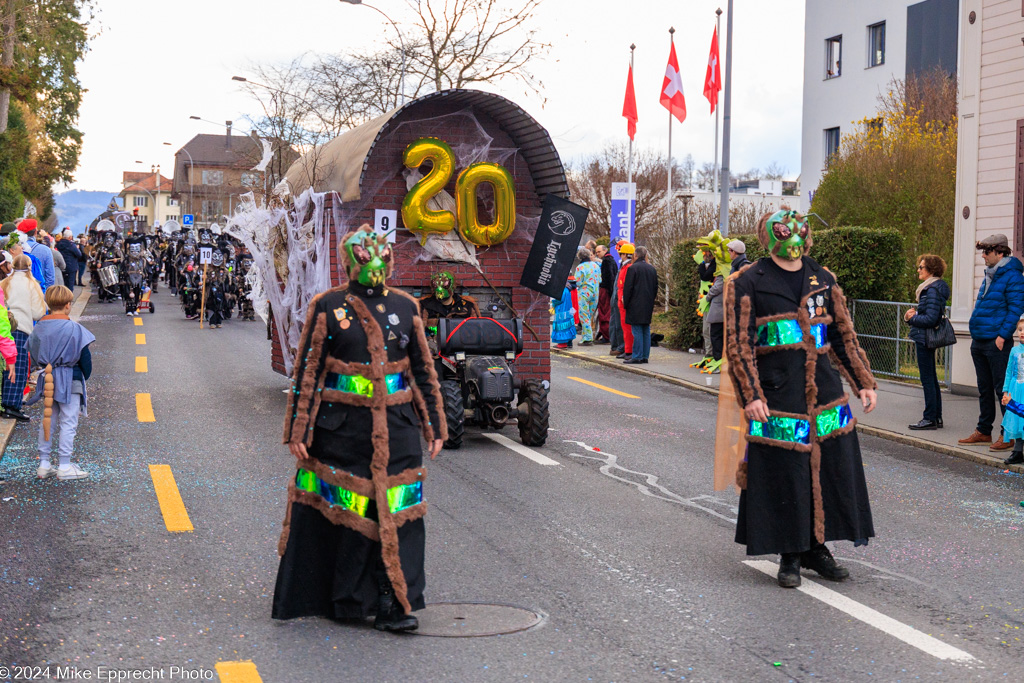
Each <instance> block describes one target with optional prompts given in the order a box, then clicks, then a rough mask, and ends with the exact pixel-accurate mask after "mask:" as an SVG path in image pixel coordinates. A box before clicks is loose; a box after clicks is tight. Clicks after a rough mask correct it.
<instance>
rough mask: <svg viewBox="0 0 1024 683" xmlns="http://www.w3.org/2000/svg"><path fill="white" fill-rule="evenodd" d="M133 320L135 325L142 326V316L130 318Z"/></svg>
mask: <svg viewBox="0 0 1024 683" xmlns="http://www.w3.org/2000/svg"><path fill="white" fill-rule="evenodd" d="M132 320H134V321H135V327H142V318H132Z"/></svg>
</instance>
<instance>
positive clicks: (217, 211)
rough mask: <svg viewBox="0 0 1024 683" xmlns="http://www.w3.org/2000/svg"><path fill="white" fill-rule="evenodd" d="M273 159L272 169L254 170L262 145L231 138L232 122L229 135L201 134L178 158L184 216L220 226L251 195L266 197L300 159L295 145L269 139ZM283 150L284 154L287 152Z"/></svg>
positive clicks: (176, 183)
mask: <svg viewBox="0 0 1024 683" xmlns="http://www.w3.org/2000/svg"><path fill="white" fill-rule="evenodd" d="M269 142H271V144H272V146H273V149H274V159H273V160H272V161H271V163H270V166H269V167H268V169H267V171H266V172H265V173H264V172H260V171H256V170H253V168H254V167H255V166H256V165H257V164H259V163H260V160H261V158H262V157H263V145H262V144H261V141H258V140H256V139H255V138H254V137H251V136H248V135H232V133H231V122H230V121H228V122H227V127H226V131H225V134H224V135H206V134H203V135H196V136H195V137H194V138H192V139H191V140H189V141H188V143H187V144H186V145H185V146H184V147H182V148H181V149H179V150H178V151H177V152H176V153H175V155H174V197H175V198H176V199H178V200H179V201H180V203H181V204H182V206H183V208H184V211H183V213H186V214H192V215H193V216H195V223H196V225H197V226H208V225H210V224H211V223H215V222H221V221H222V220H223V218H224V217H225V216H228V215H230V214H231V213H232V212H233V211H234V210H235V207H237V206H238V202H239V201H240V199H239V198H240V197H241V196H242V195H243V194H245V193H247V192H255V193H256V195H257V196H262V195H263V194H264V192H265V190H267V189H273V187H274V186H275V185H276V184H277V182H278V180H279V178H280V176H281V174H282V173H283V170H281V169H284V170H286V169H287V168H288V167H289V166H290V165H291V163H292V162H293V161H295V160H296V159H297V158H298V156H299V155H298V153H297V152H296V151H295V149H294V148H292V147H290V146H285V145H282V144H281V143H280V142H278V141H276V140H270V141H269ZM282 150H283V151H282Z"/></svg>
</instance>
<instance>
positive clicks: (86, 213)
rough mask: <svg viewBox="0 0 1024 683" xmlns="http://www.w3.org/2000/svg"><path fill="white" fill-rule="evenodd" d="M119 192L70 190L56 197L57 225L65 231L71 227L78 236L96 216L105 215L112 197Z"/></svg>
mask: <svg viewBox="0 0 1024 683" xmlns="http://www.w3.org/2000/svg"><path fill="white" fill-rule="evenodd" d="M116 196H117V192H116V191H114V192H97V191H92V190H68V191H67V192H61V193H59V194H57V195H56V196H55V197H54V200H55V207H54V210H55V212H56V214H57V225H58V226H59V227H60V228H61V229H63V228H64V226H66V225H70V226H71V231H72V232H73V233H75V234H76V235H77V234H79V233H81V232H84V231H85V229H86V228H88V227H89V223H91V222H92V220H93V219H94V218H96V216H98V215H100V214H101V213H103V212H104V211H105V210H106V208H107V204H109V203H110V199H111V197H116Z"/></svg>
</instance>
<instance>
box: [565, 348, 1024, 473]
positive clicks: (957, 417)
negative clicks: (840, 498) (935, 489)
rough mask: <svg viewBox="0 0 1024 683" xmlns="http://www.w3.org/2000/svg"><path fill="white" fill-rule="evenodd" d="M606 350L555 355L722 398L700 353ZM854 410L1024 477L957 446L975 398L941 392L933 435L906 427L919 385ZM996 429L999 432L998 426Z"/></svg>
mask: <svg viewBox="0 0 1024 683" xmlns="http://www.w3.org/2000/svg"><path fill="white" fill-rule="evenodd" d="M608 349H609V347H608V345H607V344H604V345H600V346H583V347H581V346H579V343H578V341H577V343H576V344H575V345H574V347H573V348H572V349H556V348H552V349H551V352H552V353H555V354H558V355H562V356H569V357H572V358H579V359H582V360H588V361H592V362H594V363H599V364H601V365H605V366H609V367H614V368H616V369H617V370H622V371H625V372H632V373H634V374H638V375H645V376H647V377H651V378H654V379H659V380H662V381H665V382H669V383H671V384H675V385H678V386H682V387H686V388H688V389H694V390H696V391H703V392H705V393H708V394H712V395H714V396H717V395H718V383H719V380H720V378H721V375H702V374H700V372H699V371H698V370H696V369H694V368H691V367H690V363H696V362H697V361H699V360H700V358H701V356H700V355H698V354H691V353H687V352H684V351H674V350H672V349H666V348H662V347H655V348H652V349H651V358H650V362H649V363H648V364H646V365H623V363H622V361H620V360H615V358H614V357H613V356H611V355H609V354H608ZM850 407H851V408H852V409H853V414H854V415H855V416H856V417H857V429H858V430H859V431H860V432H861V433H863V434H870V435H872V436H878V437H881V438H883V439H889V440H890V441H896V442H898V443H903V444H906V445H908V446H915V447H917V448H924V449H927V450H930V451H935V452H937V453H944V454H946V455H952V456H955V457H957V458H963V459H964V460H970V461H971V462H976V463H978V464H981V465H987V466H989V467H998V468H1000V469H1003V470H1007V469H1009V470H1012V471H1014V472H1018V473H1021V474H1024V466H1021V465H1004V464H1003V460H1004V459H1006V458H1007V457H1008V456H1009V452H1008V451H1006V452H1002V453H993V452H991V451H989V450H988V444H986V445H984V446H975V447H967V446H960V445H959V444H957V440H958V439H962V438H964V437H965V436H967V435H969V434H970V433H971V432H972V431H974V428H975V426H976V424H977V420H978V399H977V398H973V397H968V396H957V395H953V394H949V393H947V392H943V394H942V414H943V421H944V422H945V427H944V428H943V429H937V430H935V431H922V432H915V431H911V430H910V429H908V428H907V425H910V424H912V423H914V422H917V421H918V420H920V419H921V414H922V412H923V410H924V395H923V393H922V391H921V387H920V386H918V385H916V384H902V383H899V382H888V381H879V382H878V406H877V407H876V408H875V409H874V410H873V411H872V412H871V414H870V415H865V414H864V409H863V408H862V407H861V403H860V400H858V399H856V398H855V397H853V396H851V397H850ZM996 429H997V431H998V425H997V426H996Z"/></svg>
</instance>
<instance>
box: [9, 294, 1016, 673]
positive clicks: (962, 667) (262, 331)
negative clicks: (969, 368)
mask: <svg viewBox="0 0 1024 683" xmlns="http://www.w3.org/2000/svg"><path fill="white" fill-rule="evenodd" d="M154 302H155V303H156V313H155V314H153V315H149V314H145V315H143V316H142V317H140V318H139V319H137V320H135V321H133V319H130V318H126V317H125V316H124V313H123V310H122V309H121V307H120V306H119V305H117V304H112V305H110V304H99V303H96V301H95V298H93V299H92V300H91V301H90V303H89V305H88V307H87V308H86V309H85V312H84V315H83V316H82V318H81V320H80V322H82V323H83V324H84V325H86V326H87V327H88V328H89V329H90V330H91V331H92V332H93V333H94V334H95V335H96V337H97V342H96V343H95V344H93V346H92V351H93V363H94V373H93V377H92V379H91V380H90V382H89V394H90V399H89V400H90V405H89V415H88V417H87V418H83V419H82V422H81V424H80V427H79V432H78V440H77V441H76V447H75V450H76V457H75V461H76V462H78V463H79V464H80V465H81V466H82V467H83V468H84V469H86V470H87V471H89V473H90V475H91V476H90V478H89V479H88V480H85V481H78V482H58V481H56V480H53V479H50V480H46V481H39V480H37V479H36V477H35V468H36V466H37V460H36V449H35V434H36V429H37V428H38V423H39V420H40V419H41V413H42V409H41V406H40V405H37V406H34V407H33V408H32V411H31V414H32V416H33V421H32V423H31V425H30V426H29V427H26V426H19V427H18V428H17V430H16V432H15V436H14V439H13V441H12V442H11V445H10V446H9V447H8V449H7V451H6V453H5V455H4V456H3V459H2V461H0V473H2V474H4V475H6V476H7V479H8V481H7V483H6V484H4V485H3V486H2V488H0V497H2V502H0V547H2V549H3V553H2V558H3V559H2V562H0V665H2V666H15V667H17V666H45V665H52V666H53V667H57V666H62V667H66V666H69V665H71V666H75V667H78V669H80V670H85V669H89V670H96V669H97V668H98V667H101V666H103V667H108V668H118V669H126V670H127V669H142V668H149V667H158V668H164V669H168V670H169V668H170V667H172V666H178V667H183V668H184V669H195V670H203V671H208V672H212V671H213V670H214V668H215V665H217V663H218V662H249V661H251V662H252V666H251V667H249V669H247V670H249V671H258V676H259V678H252V677H251V675H252V674H249V675H250V677H249V678H244V677H241V676H244V675H246V674H238V675H236V676H235V677H234V678H232V677H231V675H230V674H229V673H226V672H228V671H229V668H223V670H220V671H218V672H217V673H216V674H211V675H212V676H213V678H212V679H211V680H217V676H218V675H219V676H220V680H237V681H251V680H260V679H262V680H263V681H267V682H269V681H275V682H276V681H330V680H341V679H344V680H373V681H439V680H451V681H509V680H521V679H529V680H541V681H563V680H564V681H646V680H687V681H691V680H694V681H760V680H778V681H786V680H797V681H806V680H811V679H813V680H867V679H871V680H884V681H908V680H950V681H962V680H997V679H998V680H1007V679H1009V680H1021V679H1022V678H1024V654H1022V653H1024V649H1022V643H1021V638H1022V630H1021V628H1022V626H1024V591H1022V589H1021V583H1020V568H1021V567H1024V548H1022V544H1021V538H1022V534H1024V507H1021V505H1024V503H1022V502H1021V501H1024V477H1022V476H1021V475H1019V474H1015V473H1012V472H1003V471H1002V470H998V469H991V468H986V467H982V466H980V465H975V464H972V463H969V462H965V461H962V460H958V459H955V458H950V457H947V456H943V455H938V454H935V453H932V452H928V451H923V450H917V449H913V448H910V447H907V446H902V445H899V444H895V443H891V442H888V441H883V440H880V439H876V438H872V437H865V436H861V444H862V448H863V454H864V463H865V467H866V469H867V481H868V486H869V491H870V493H871V502H872V508H873V513H874V520H875V527H876V532H877V538H875V539H872V541H871V543H870V545H869V546H868V547H866V548H863V547H862V548H856V549H855V548H853V547H852V544H850V543H838V544H835V545H834V546H833V552H834V553H835V555H836V557H837V559H839V560H840V561H841V562H842V563H843V564H845V565H847V566H848V567H849V568H850V570H851V573H852V577H851V579H850V580H848V581H846V582H844V583H839V584H835V583H829V582H826V581H823V580H820V579H819V578H817V577H816V575H814V574H812V573H807V572H805V573H804V579H803V580H804V586H803V588H802V589H801V590H785V589H781V588H779V587H778V586H777V585H776V583H775V578H774V571H772V570H771V567H767V566H766V565H764V564H762V563H763V562H765V561H770V562H772V563H776V562H777V561H778V557H777V556H776V557H755V558H748V557H746V556H745V555H744V550H743V548H742V547H741V546H739V545H737V544H735V543H734V542H733V533H734V529H735V515H736V508H735V506H736V501H737V496H736V495H735V494H734V492H732V491H726V492H719V493H715V492H714V491H712V485H711V481H712V461H713V457H714V456H713V453H714V423H715V415H716V410H717V402H716V400H715V399H713V398H711V397H709V396H707V395H705V394H701V393H697V392H693V391H689V390H686V389H683V388H680V387H676V386H672V385H669V384H665V383H661V382H657V381H653V380H651V379H648V378H644V377H640V376H636V375H631V374H628V373H623V372H617V371H614V370H611V369H606V368H602V367H599V366H597V365H594V364H592V363H587V362H585V361H579V360H575V359H569V358H564V357H553V358H552V380H551V382H552V389H551V427H552V430H551V432H550V435H549V439H548V442H547V445H546V446H545V447H542V448H538V449H523V448H522V447H520V442H519V439H518V433H517V431H516V429H515V427H514V426H513V427H506V428H505V430H504V431H503V433H502V434H503V436H504V437H506V438H507V440H508V441H510V442H511V445H513V446H515V447H516V448H511V447H509V444H508V443H507V442H506V441H505V440H503V439H500V438H498V439H493V438H490V437H488V436H484V435H482V434H480V433H479V431H478V430H477V431H473V430H471V431H470V435H469V436H468V437H467V439H466V443H465V445H464V446H463V448H462V449H461V450H458V451H447V450H446V451H442V453H441V455H440V456H439V457H438V458H437V460H436V461H434V462H432V463H430V464H429V466H428V469H429V473H430V474H429V479H428V481H427V483H426V487H425V499H426V500H427V501H428V505H429V513H428V515H427V518H426V519H427V529H428V535H427V581H428V583H427V594H426V596H427V602H428V603H487V604H495V605H511V606H516V607H520V608H524V609H526V610H530V611H533V612H536V613H537V614H538V615H539V616H540V621H539V623H538V624H537V625H535V626H533V627H531V628H529V629H527V630H522V631H518V632H514V633H508V634H505V635H497V636H489V637H475V638H457V637H455V638H450V637H429V636H427V635H424V636H415V635H409V636H396V635H391V634H384V633H380V632H377V631H375V630H373V628H372V626H371V625H370V623H369V622H367V624H365V625H352V624H341V623H334V622H332V621H329V620H325V619H300V620H294V621H291V622H274V621H272V620H271V619H270V607H271V599H272V596H273V590H274V581H275V576H276V571H277V564H278V558H277V552H276V551H277V542H278V537H279V534H280V530H281V522H282V520H283V518H284V513H285V507H284V501H285V489H286V486H287V483H288V480H289V477H290V476H292V473H293V472H294V469H293V468H294V462H293V460H292V458H291V457H290V456H289V455H288V453H287V450H286V449H285V447H284V446H282V445H281V443H280V441H281V425H282V417H283V411H284V405H285V394H284V391H285V390H286V389H287V388H288V387H289V386H290V383H289V381H288V380H287V379H286V378H284V377H282V376H280V375H277V374H275V373H274V372H273V371H271V369H270V360H269V354H270V342H269V341H267V339H266V327H265V326H264V325H263V324H262V323H261V322H260V321H257V322H241V321H239V320H237V318H233V319H232V320H229V321H227V322H226V323H225V325H224V327H223V328H221V329H217V330H210V329H204V330H200V329H199V325H198V322H197V321H186V320H184V319H183V317H182V314H181V311H180V309H179V307H178V305H177V302H176V301H175V300H174V299H173V298H172V297H171V296H170V295H169V294H168V293H167V292H166V290H163V291H161V292H160V293H159V294H157V295H154ZM138 321H141V323H142V324H141V325H139V324H133V323H137V322H138ZM138 335H144V336H141V337H140V336H138ZM142 342H144V343H142ZM139 357H144V358H146V360H145V361H143V362H141V363H140V362H138V361H137V358H139ZM143 369H144V370H145V371H144V372H142V371H137V370H143ZM138 394H148V395H149V397H150V400H151V405H152V418H153V419H152V421H148V422H143V421H140V418H142V419H148V416H147V415H146V411H145V406H146V404H145V399H142V400H138V401H137V395H138ZM879 410H885V406H884V405H882V406H880V408H879ZM552 461H553V462H552ZM151 465H167V466H169V468H170V472H172V473H173V482H174V484H175V485H176V488H177V491H178V492H180V498H181V501H182V502H183V503H184V509H185V511H186V512H187V520H186V519H185V518H183V517H182V516H181V515H180V514H179V515H178V516H177V517H176V519H177V521H178V522H179V523H180V522H183V521H187V522H188V523H190V524H191V525H192V527H193V528H194V530H193V531H191V532H188V531H186V532H177V533H176V532H171V531H168V527H167V524H168V523H169V522H170V521H171V518H172V517H174V516H173V515H171V516H165V514H162V512H161V505H160V503H159V502H158V498H157V495H156V494H155V492H154V479H155V477H156V474H155V472H154V474H151V469H150V466H151ZM161 481H164V482H165V484H166V480H165V479H161ZM165 512H166V511H165ZM746 561H750V562H751V563H750V564H747V563H745V562H746ZM765 570H767V571H771V572H772V573H771V575H766V573H764V571H765ZM429 609H430V608H428V611H429ZM467 613H469V614H471V613H472V610H470V612H467ZM474 626H480V624H474ZM482 626H483V627H484V628H486V626H487V625H486V624H483V625H482ZM54 670H55V669H54ZM0 680H10V679H7V678H4V677H3V676H2V675H0Z"/></svg>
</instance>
